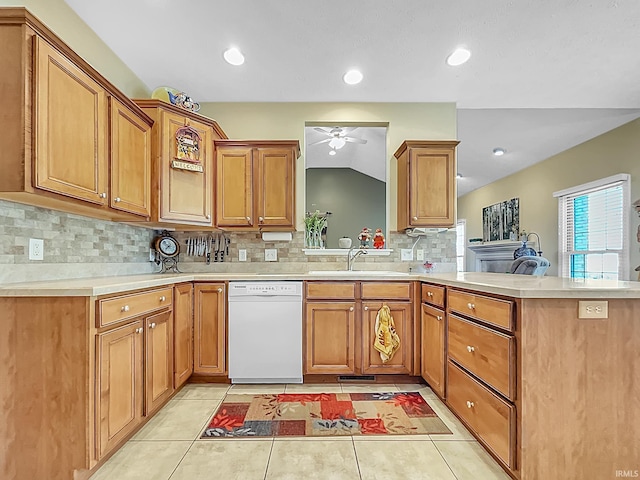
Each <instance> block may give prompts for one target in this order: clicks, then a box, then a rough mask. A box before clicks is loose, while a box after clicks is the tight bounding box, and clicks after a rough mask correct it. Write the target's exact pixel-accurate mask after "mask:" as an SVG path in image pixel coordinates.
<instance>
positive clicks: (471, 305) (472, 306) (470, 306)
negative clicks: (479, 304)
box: [467, 303, 476, 310]
mask: <svg viewBox="0 0 640 480" xmlns="http://www.w3.org/2000/svg"><path fill="white" fill-rule="evenodd" d="M467 307H469V310H473V309H474V308H476V306H475V304H473V303H467Z"/></svg>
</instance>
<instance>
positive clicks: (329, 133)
mask: <svg viewBox="0 0 640 480" xmlns="http://www.w3.org/2000/svg"><path fill="white" fill-rule="evenodd" d="M313 129H314V130H315V131H316V132H320V133H324V134H325V135H331V132H328V131H327V130H325V129H324V128H320V127H313Z"/></svg>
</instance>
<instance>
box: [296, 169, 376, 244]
mask: <svg viewBox="0 0 640 480" xmlns="http://www.w3.org/2000/svg"><path fill="white" fill-rule="evenodd" d="M306 200H307V203H306V205H307V211H315V210H320V211H321V212H331V215H330V216H329V220H328V223H327V225H328V226H327V239H326V241H327V244H326V245H325V246H326V248H340V247H339V246H338V239H339V238H340V237H343V236H344V237H349V238H351V240H352V246H358V245H359V241H358V234H359V233H360V230H362V228H363V227H369V228H370V229H371V234H372V235H373V233H374V232H375V230H376V228H381V229H382V231H383V232H385V231H386V225H385V214H384V212H385V201H386V198H385V184H384V182H381V181H380V180H376V179H375V178H372V177H369V176H368V175H364V174H362V173H360V172H356V171H355V170H352V169H350V168H310V169H308V170H307V199H306ZM370 246H371V247H373V238H372V240H371V243H370Z"/></svg>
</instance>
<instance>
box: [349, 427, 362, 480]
mask: <svg viewBox="0 0 640 480" xmlns="http://www.w3.org/2000/svg"><path fill="white" fill-rule="evenodd" d="M351 444H352V445H353V454H354V455H355V457H356V468H357V469H358V476H359V477H360V480H362V472H361V471H360V461H359V460H358V451H357V450H356V442H355V440H354V438H353V435H351Z"/></svg>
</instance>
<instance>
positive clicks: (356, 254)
mask: <svg viewBox="0 0 640 480" xmlns="http://www.w3.org/2000/svg"><path fill="white" fill-rule="evenodd" d="M355 248H356V247H351V248H350V249H349V252H348V253H347V270H349V271H351V270H353V262H354V261H355V259H356V258H358V257H359V256H360V255H366V254H367V251H366V250H363V249H361V248H360V249H358V250H356V251H355V252H354V253H352V252H353V250H355Z"/></svg>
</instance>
